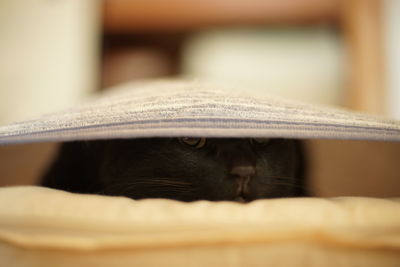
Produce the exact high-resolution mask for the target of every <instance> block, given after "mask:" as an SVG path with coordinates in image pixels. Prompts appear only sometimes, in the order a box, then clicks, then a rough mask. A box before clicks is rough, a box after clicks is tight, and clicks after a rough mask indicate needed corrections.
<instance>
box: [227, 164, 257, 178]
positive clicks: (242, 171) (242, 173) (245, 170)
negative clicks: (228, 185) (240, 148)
mask: <svg viewBox="0 0 400 267" xmlns="http://www.w3.org/2000/svg"><path fill="white" fill-rule="evenodd" d="M230 173H231V174H232V175H235V176H239V177H250V176H253V175H254V174H256V168H255V167H254V166H252V165H246V166H235V167H233V168H232V169H231V171H230Z"/></svg>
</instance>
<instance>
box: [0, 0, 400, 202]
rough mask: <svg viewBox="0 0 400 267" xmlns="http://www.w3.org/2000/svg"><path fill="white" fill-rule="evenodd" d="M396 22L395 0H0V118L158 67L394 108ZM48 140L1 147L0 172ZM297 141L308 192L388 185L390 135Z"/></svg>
mask: <svg viewBox="0 0 400 267" xmlns="http://www.w3.org/2000/svg"><path fill="white" fill-rule="evenodd" d="M398 25H400V1H398V0H347V1H346V0H297V1H291V0H236V1H228V0H203V1H194V0H137V1H129V0H103V1H97V0H85V1H70V0H1V2H0V40H1V42H0V58H1V61H0V125H1V124H7V123H10V122H13V121H16V120H23V119H29V118H30V117H34V116H37V115H40V114H43V113H47V112H51V111H54V110H59V109H62V108H65V107H68V106H71V105H76V104H77V103H79V102H81V101H83V100H84V99H85V98H86V97H87V96H88V95H90V94H92V93H94V92H96V91H101V90H107V89H108V88H110V87H112V86H114V85H117V84H119V83H123V82H127V81H132V80H142V79H153V78H164V77H184V78H190V79H195V80H204V81H209V82H212V83H216V84H223V85H228V86H234V87H241V88H246V89H247V90H249V91H253V92H254V93H256V94H273V95H278V96H283V97H289V98H293V99H298V100H302V101H307V102H311V103H316V104H328V105H336V106H342V107H346V108H349V109H353V110H358V111H362V112H367V113H371V114H376V115H383V116H389V117H393V118H398V119H400V75H397V72H399V71H400V31H399V30H398ZM55 147H56V146H55V144H30V145H17V146H10V147H1V148H0V184H2V185H8V184H24V183H27V181H34V180H35V179H37V177H38V176H39V175H40V173H41V172H42V171H43V168H45V165H46V164H47V162H48V159H49V158H50V157H51V155H53V153H54V151H55ZM307 147H308V153H309V154H310V157H311V158H312V159H313V160H312V161H310V177H311V178H310V181H311V186H312V188H313V190H314V191H315V192H316V194H317V195H319V196H336V195H368V196H396V195H397V196H398V195H399V194H400V167H399V166H398V165H399V164H398V163H399V162H400V145H399V144H395V143H385V142H360V141H358V142H357V141H333V140H332V141H329V140H315V141H307ZM22 155H23V156H22ZM378 181H379V182H378Z"/></svg>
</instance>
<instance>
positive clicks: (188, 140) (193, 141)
mask: <svg viewBox="0 0 400 267" xmlns="http://www.w3.org/2000/svg"><path fill="white" fill-rule="evenodd" d="M179 140H180V141H181V142H182V143H184V144H185V145H188V146H191V147H194V148H202V147H203V146H204V145H205V144H206V139H205V138H194V137H182V138H180V139H179Z"/></svg>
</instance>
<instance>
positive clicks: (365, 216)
mask: <svg viewBox="0 0 400 267" xmlns="http://www.w3.org/2000/svg"><path fill="white" fill-rule="evenodd" d="M0 258H1V261H2V266H74V265H75V266H335V267H337V266H400V199H375V198H361V197H341V198H332V199H322V198H293V199H273V200H258V201H254V202H251V203H249V204H240V203H230V202H217V203H215V202H207V201H199V202H194V203H181V202H177V201H173V200H160V199H159V200H157V199H150V200H140V201H135V200H131V199H128V198H124V197H106V196H97V195H80V194H72V193H67V192H62V191H57V190H53V189H47V188H41V187H32V186H30V187H29V186H27V187H9V188H1V189H0Z"/></svg>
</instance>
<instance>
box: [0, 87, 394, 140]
mask: <svg viewBox="0 0 400 267" xmlns="http://www.w3.org/2000/svg"><path fill="white" fill-rule="evenodd" d="M155 136H159V137H165V136H204V137H293V138H331V139H365V140H381V141H384V140H388V141H400V122H399V121H395V120H390V119H384V118H378V117H374V116H367V115H363V114H359V113H355V112H349V111H345V110H342V109H337V108H327V107H320V106H315V105H309V104H303V103H297V102H294V101H289V100H284V99H279V98H271V97H265V96H253V95H248V94H247V93H246V92H244V91H237V90H233V89H230V88H220V87H216V86H212V85H206V84H202V83H198V82H187V81H179V80H178V81H168V80H162V81H151V82H142V83H131V84H125V85H122V86H120V87H119V88H115V89H114V90H110V92H108V93H105V94H103V95H102V96H100V97H98V98H95V99H92V101H90V102H89V103H87V104H84V105H81V106H78V107H75V108H71V109H69V110H64V111H62V112H58V113H54V114H49V115H46V116H42V117H40V118H37V119H33V120H29V121H25V122H20V123H15V124H11V125H8V126H3V127H0V144H2V143H3V144H11V143H27V142H38V141H65V140H82V139H107V138H124V137H125V138H135V137H155Z"/></svg>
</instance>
